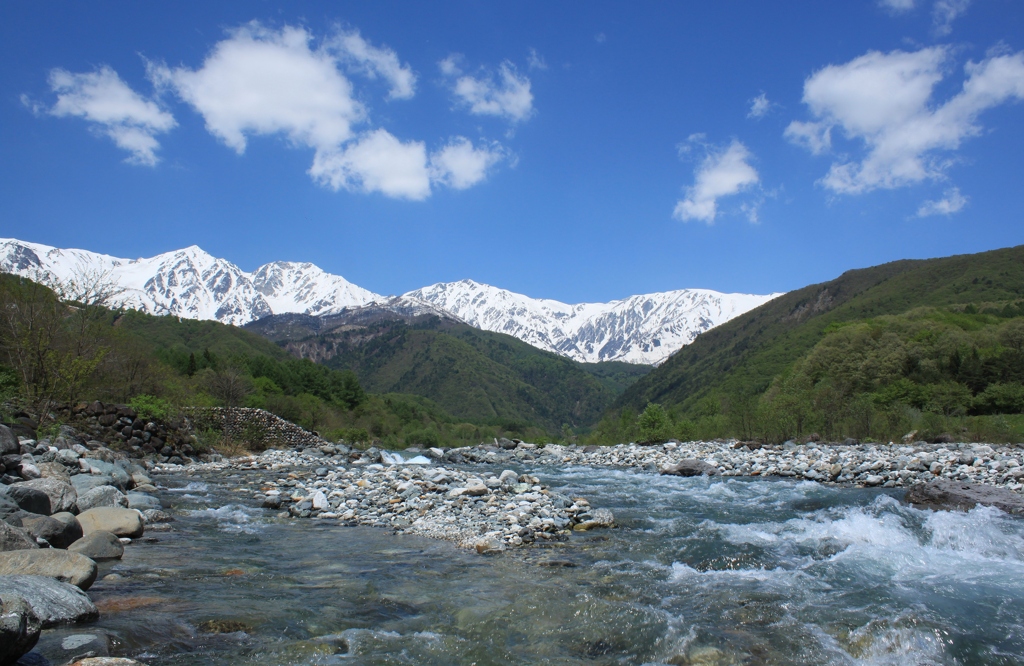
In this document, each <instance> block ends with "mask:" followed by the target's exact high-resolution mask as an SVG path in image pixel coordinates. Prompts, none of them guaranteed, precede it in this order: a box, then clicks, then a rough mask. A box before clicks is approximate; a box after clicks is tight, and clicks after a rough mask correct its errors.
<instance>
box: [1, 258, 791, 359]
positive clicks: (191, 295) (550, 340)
mask: <svg viewBox="0 0 1024 666" xmlns="http://www.w3.org/2000/svg"><path fill="white" fill-rule="evenodd" d="M0 272H5V273H13V274H16V275H21V276H24V277H29V278H32V279H36V280H38V281H41V282H44V283H46V284H50V285H51V286H53V285H58V284H64V285H67V284H69V283H73V282H85V283H89V282H95V281H96V279H97V278H102V279H103V280H105V281H107V282H109V283H112V284H116V285H117V287H118V288H119V289H120V290H122V291H120V293H118V294H117V296H116V298H115V300H114V303H113V305H116V306H119V307H126V308H131V309H135V310H140V311H142V312H146V313H150V314H157V315H174V316H178V317H184V318H188V319H212V320H217V321H220V322H223V323H226V324H233V325H236V326H241V325H244V324H247V323H249V322H253V321H256V320H258V319H261V318H263V317H266V316H268V315H271V314H285V313H297V314H304V315H310V316H316V317H319V316H337V315H340V314H342V313H345V314H351V315H353V316H358V310H359V309H361V308H367V307H369V308H371V309H372V310H373V311H374V312H379V311H380V310H387V311H393V312H395V313H397V314H401V315H409V314H414V315H419V314H425V313H433V314H438V315H441V316H447V317H450V318H455V319H458V320H460V321H464V322H466V323H468V324H470V325H471V326H475V327H477V328H480V329H483V330H488V331H494V332H499V333H507V334H509V335H512V336H514V337H516V338H519V339H520V340H522V341H524V342H527V343H529V344H531V345H533V346H535V347H538V348H540V349H545V350H548V351H553V352H555V353H557V354H561V355H562V356H565V357H568V358H571V359H573V360H577V361H581V362H598V361H626V362H629V363H643V364H658V363H661V362H662V361H664V360H665V359H666V358H668V357H669V356H670V355H671V354H672V353H674V352H675V351H677V350H679V349H680V348H681V347H683V346H684V345H687V344H689V343H690V342H692V341H693V339H694V338H695V337H697V336H698V335H699V334H701V333H703V332H704V331H706V330H708V329H710V328H712V327H714V326H717V325H719V324H721V323H723V322H726V321H728V320H730V319H732V318H733V317H736V316H738V315H740V314H743V313H744V312H747V311H748V310H751V309H753V308H755V307H757V306H759V305H761V304H762V303H765V302H767V301H768V300H771V299H772V298H774V297H776V296H778V294H769V295H751V294H722V293H719V292H716V291H710V290H706V289H681V290H678V291H669V292H663V293H656V294H644V295H639V296H631V297H629V298H626V299H622V300H618V301H611V302H610V303H580V304H576V305H570V304H566V303H561V302H559V301H553V300H548V299H536V298H530V297H528V296H524V295H522V294H517V293H514V292H511V291H507V290H505V289H499V288H497V287H492V286H489V285H485V284H479V283H476V282H473V281H472V280H463V281H460V282H449V283H439V284H435V285H432V286H429V287H424V288H422V289H417V290H414V291H411V292H408V293H406V294H403V295H402V296H397V297H385V296H382V295H379V294H375V293H373V292H371V291H368V290H366V289H363V288H362V287H359V286H357V285H354V284H352V283H351V282H348V281H347V280H345V279H344V278H343V277H341V276H339V275H332V274H330V273H327V272H325V271H323V270H321V269H320V268H319V267H317V266H315V265H313V264H310V263H296V262H281V261H278V262H272V263H269V264H266V265H264V266H260V267H259V268H257V269H256V270H255V271H253V272H252V273H247V272H245V271H243V270H242V269H240V268H239V267H238V266H236V265H234V264H232V263H231V262H229V261H226V260H224V259H218V258H216V257H214V256H212V255H210V254H208V253H206V252H204V251H203V250H202V249H200V248H199V247H196V246H194V245H193V246H191V247H188V248H185V249H182V250H176V251H174V252H167V253H164V254H159V255H157V256H155V257H150V258H142V259H120V258H117V257H112V256H109V255H104V254H98V253H95V252H88V251H85V250H66V249H60V248H55V247H50V246H47V245H41V244H38V243H28V242H24V241H19V240H15V239H0ZM73 291H74V289H72V292H73Z"/></svg>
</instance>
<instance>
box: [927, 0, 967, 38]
mask: <svg viewBox="0 0 1024 666" xmlns="http://www.w3.org/2000/svg"><path fill="white" fill-rule="evenodd" d="M970 6H971V0H935V5H934V6H933V7H932V23H933V26H934V30H935V34H936V35H938V36H939V37H945V36H946V35H948V34H949V33H951V32H953V21H955V20H956V19H957V17H959V16H960V15H961V14H963V13H964V12H966V11H967V8H968V7H970Z"/></svg>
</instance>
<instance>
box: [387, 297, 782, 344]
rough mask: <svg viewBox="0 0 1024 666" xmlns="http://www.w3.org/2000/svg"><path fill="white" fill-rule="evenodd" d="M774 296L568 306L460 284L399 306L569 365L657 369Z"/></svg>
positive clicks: (646, 299) (627, 300) (637, 299)
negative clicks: (516, 342)
mask: <svg viewBox="0 0 1024 666" xmlns="http://www.w3.org/2000/svg"><path fill="white" fill-rule="evenodd" d="M778 295H779V294H769V295H767V296H759V295H751V294H723V293H720V292H717V291H711V290H709V289H680V290H677V291H669V292H663V293H657V294H642V295H639V296H630V297H629V298H625V299H622V300H619V301H612V302H610V303H578V304H575V305H569V304H566V303H562V302H560V301H555V300H550V299H537V298H530V297H529V296H524V295H523V294H517V293H515V292H511V291H508V290H505V289H500V288H498V287H492V286H490V285H486V284H480V283H477V282H474V281H472V280H461V281H459V282H445V283H439V284H434V285H431V286H429V287H424V288H422V289H417V290H415V291H411V292H409V293H407V294H404V295H403V296H402V298H411V299H416V300H420V301H426V302H427V303H432V304H434V305H435V306H437V307H438V308H440V309H442V310H445V311H447V312H450V313H451V314H453V315H455V316H456V317H458V318H459V319H462V320H463V321H465V322H466V323H467V324H470V325H472V326H476V327H477V328H482V329H484V330H488V331H496V332H498V333H507V334H509V335H512V336H514V337H517V338H519V339H520V340H523V341H524V342H528V343H530V344H532V345H533V346H535V347H540V348H541V349H547V350H548V351H552V352H555V353H557V354H561V355H563V356H568V357H569V358H572V359H575V360H577V361H582V362H587V363H596V362H598V361H625V362H628V363H646V364H657V363H661V362H662V361H664V360H665V359H666V358H668V357H669V356H670V355H671V354H672V353H673V352H675V351H676V350H678V349H679V348H680V347H682V346H683V345H686V344H689V343H690V342H693V339H694V338H696V337H697V335H699V334H700V333H703V332H704V331H706V330H708V329H709V328H712V327H713V326H717V325H718V324H721V323H723V322H725V321H728V320H729V319H732V318H733V317H735V316H737V315H740V314H742V313H744V312H746V311H747V310H751V309H753V308H755V307H757V306H758V305H761V304H762V303H765V302H767V301H768V300H770V299H772V298H775V297H776V296H778Z"/></svg>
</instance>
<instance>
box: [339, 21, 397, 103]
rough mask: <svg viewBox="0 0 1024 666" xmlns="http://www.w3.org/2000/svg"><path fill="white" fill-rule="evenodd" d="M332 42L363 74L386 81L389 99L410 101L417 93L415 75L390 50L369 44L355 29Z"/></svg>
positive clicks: (341, 34)
mask: <svg viewBox="0 0 1024 666" xmlns="http://www.w3.org/2000/svg"><path fill="white" fill-rule="evenodd" d="M334 43H335V45H336V46H337V47H338V49H339V50H340V51H341V52H342V53H343V54H344V56H345V57H347V58H348V59H349V60H351V61H352V62H354V63H355V64H357V65H358V66H359V67H360V69H361V70H362V72H363V73H365V74H366V75H368V76H370V77H371V78H375V77H377V76H380V77H381V78H383V79H384V80H386V81H387V82H388V83H389V84H390V85H391V90H390V92H389V93H388V97H389V98H391V99H410V98H412V97H413V95H415V94H416V75H415V74H414V73H413V71H412V68H410V67H409V66H408V65H403V64H402V63H401V61H400V60H399V59H398V54H396V53H395V52H394V51H393V50H391V49H389V48H378V47H376V46H373V45H371V44H370V43H369V42H368V41H366V40H365V39H363V37H362V35H360V34H359V31H358V30H353V31H350V32H342V33H340V34H339V35H338V36H337V37H336V38H335V40H334Z"/></svg>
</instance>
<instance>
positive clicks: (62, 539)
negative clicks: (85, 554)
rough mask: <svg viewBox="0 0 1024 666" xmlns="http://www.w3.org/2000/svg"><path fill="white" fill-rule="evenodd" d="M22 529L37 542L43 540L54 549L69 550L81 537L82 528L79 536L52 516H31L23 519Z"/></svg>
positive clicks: (79, 530) (79, 529)
mask: <svg viewBox="0 0 1024 666" xmlns="http://www.w3.org/2000/svg"><path fill="white" fill-rule="evenodd" d="M21 526H22V528H24V529H25V531H27V532H28V533H29V534H30V535H32V536H33V537H34V538H35V539H36V540H39V539H43V540H44V541H46V543H48V544H50V546H51V547H53V548H67V547H68V546H70V545H71V544H72V543H74V542H75V541H76V540H77V539H78V538H79V537H80V536H81V534H80V533H81V529H82V528H81V527H79V528H78V530H77V531H78V532H79V535H78V536H76V535H75V531H74V530H73V529H71V527H70V526H69V525H68V524H67V523H63V522H61V521H59V520H54V519H53V518H51V517H50V516H37V515H35V514H31V515H30V516H29V517H26V518H24V519H22V521H21Z"/></svg>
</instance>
